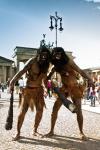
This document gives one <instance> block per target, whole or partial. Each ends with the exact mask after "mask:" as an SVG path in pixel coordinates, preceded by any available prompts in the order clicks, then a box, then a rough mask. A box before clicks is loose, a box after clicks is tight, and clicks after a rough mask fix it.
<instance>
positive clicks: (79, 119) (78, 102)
mask: <svg viewBox="0 0 100 150" xmlns="http://www.w3.org/2000/svg"><path fill="white" fill-rule="evenodd" d="M74 104H75V105H76V108H77V112H76V114H77V122H78V126H79V130H80V136H81V139H82V140H87V138H86V136H85V134H84V133H83V114H82V110H81V100H74Z"/></svg>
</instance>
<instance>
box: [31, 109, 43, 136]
mask: <svg viewBox="0 0 100 150" xmlns="http://www.w3.org/2000/svg"><path fill="white" fill-rule="evenodd" d="M42 115H43V107H42V108H40V109H39V108H38V109H37V110H36V116H35V125H34V131H33V135H36V136H38V135H39V136H40V135H41V134H39V133H38V132H37V129H38V126H39V124H40V122H41V119H42Z"/></svg>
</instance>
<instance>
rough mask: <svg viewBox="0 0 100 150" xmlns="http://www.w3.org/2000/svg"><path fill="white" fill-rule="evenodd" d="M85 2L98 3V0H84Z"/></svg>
mask: <svg viewBox="0 0 100 150" xmlns="http://www.w3.org/2000/svg"><path fill="white" fill-rule="evenodd" d="M85 1H87V2H94V3H100V0H85Z"/></svg>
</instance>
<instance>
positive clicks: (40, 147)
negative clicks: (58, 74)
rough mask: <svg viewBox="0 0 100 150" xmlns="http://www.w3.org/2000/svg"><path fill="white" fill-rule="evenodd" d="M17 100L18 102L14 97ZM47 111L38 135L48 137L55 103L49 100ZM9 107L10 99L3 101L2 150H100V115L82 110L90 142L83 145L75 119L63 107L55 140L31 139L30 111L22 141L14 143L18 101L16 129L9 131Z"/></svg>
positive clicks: (0, 109) (0, 104)
mask: <svg viewBox="0 0 100 150" xmlns="http://www.w3.org/2000/svg"><path fill="white" fill-rule="evenodd" d="M15 98H17V97H16V96H15ZM45 101H46V109H44V114H43V118H42V121H41V123H40V126H39V128H38V131H39V132H40V133H42V134H46V133H48V131H49V129H50V116H51V111H52V107H53V103H54V100H52V99H51V100H50V99H49V100H48V99H46V100H45ZM8 107H9V95H7V94H6V98H2V99H0V150H100V114H97V113H93V112H89V111H85V110H83V115H84V133H85V134H86V135H87V137H88V138H89V139H88V140H87V141H81V140H80V136H79V130H78V125H77V121H76V115H75V114H72V113H71V112H70V111H69V110H67V109H66V108H65V107H64V106H62V107H61V109H60V111H59V114H58V119H57V122H56V126H55V135H54V136H53V137H52V138H41V137H36V136H32V127H33V125H34V116H35V112H31V111H30V109H29V111H28V113H27V115H26V118H25V120H24V123H23V126H22V130H21V136H22V138H21V139H20V140H19V141H12V137H14V136H15V134H16V123H17V116H18V112H19V109H18V101H17V100H16V99H15V101H14V123H13V129H12V130H10V131H6V130H5V128H4V126H5V122H6V117H7V113H8Z"/></svg>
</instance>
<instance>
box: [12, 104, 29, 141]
mask: <svg viewBox="0 0 100 150" xmlns="http://www.w3.org/2000/svg"><path fill="white" fill-rule="evenodd" d="M27 110H28V104H27V103H25V102H24V104H23V106H22V109H21V112H20V114H19V116H18V122H17V134H16V136H15V138H14V139H13V140H18V139H20V130H21V127H22V124H23V121H24V118H25V114H26V112H27Z"/></svg>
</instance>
